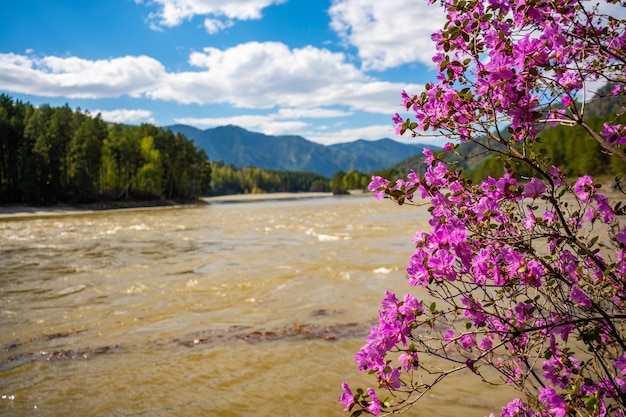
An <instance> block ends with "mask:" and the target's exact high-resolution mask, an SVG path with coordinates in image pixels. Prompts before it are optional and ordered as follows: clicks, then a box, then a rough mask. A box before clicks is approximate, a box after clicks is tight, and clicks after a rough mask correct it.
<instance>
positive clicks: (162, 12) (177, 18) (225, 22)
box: [151, 0, 285, 34]
mask: <svg viewBox="0 0 626 417" xmlns="http://www.w3.org/2000/svg"><path fill="white" fill-rule="evenodd" d="M284 2H285V0H237V1H224V0H154V2H153V3H155V4H157V5H158V7H159V11H158V12H156V13H154V14H152V15H151V17H152V18H153V19H155V18H156V19H158V21H159V24H160V25H162V26H167V27H172V26H177V25H180V24H181V23H182V22H183V21H185V20H189V19H191V18H193V17H194V16H206V17H207V19H206V20H205V22H204V24H205V28H206V29H207V31H208V32H209V33H210V34H212V33H216V32H218V31H220V30H222V29H224V28H226V27H230V26H232V24H233V21H234V20H252V19H260V18H261V15H262V13H261V12H262V11H263V9H265V8H266V7H269V6H272V5H275V4H281V3H284Z"/></svg>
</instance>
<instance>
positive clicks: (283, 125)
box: [175, 108, 352, 135]
mask: <svg viewBox="0 0 626 417" xmlns="http://www.w3.org/2000/svg"><path fill="white" fill-rule="evenodd" d="M351 114H352V113H350V112H346V111H341V110H333V109H322V108H316V109H295V108H282V109H278V111H277V112H275V113H272V114H268V115H239V116H230V117H182V118H177V119H175V122H176V123H182V124H186V125H191V126H195V127H215V126H226V125H236V126H241V127H243V128H245V129H249V130H253V131H255V132H261V133H265V134H266V135H281V134H304V133H305V130H304V129H307V130H306V132H308V131H310V124H309V123H306V122H303V121H301V120H299V119H305V118H309V119H310V118H337V117H346V116H349V115H351Z"/></svg>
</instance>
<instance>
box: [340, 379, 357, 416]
mask: <svg viewBox="0 0 626 417" xmlns="http://www.w3.org/2000/svg"><path fill="white" fill-rule="evenodd" d="M341 388H342V389H343V393H342V394H341V398H340V400H339V402H341V403H343V404H345V406H346V407H345V408H344V409H343V411H350V409H351V408H352V406H353V405H354V395H352V391H351V390H350V387H349V386H348V384H347V383H345V382H344V383H343V384H341Z"/></svg>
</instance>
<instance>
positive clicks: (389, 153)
mask: <svg viewBox="0 0 626 417" xmlns="http://www.w3.org/2000/svg"><path fill="white" fill-rule="evenodd" d="M166 128H167V129H171V130H172V132H174V133H182V134H184V135H185V136H186V137H187V138H189V139H193V141H194V143H195V145H196V146H198V147H200V148H202V149H204V150H205V151H206V153H207V155H208V156H209V159H210V160H212V161H224V163H226V164H233V165H235V166H236V167H244V166H255V167H257V168H262V169H275V170H279V171H304V172H314V173H316V174H320V175H323V176H325V177H329V178H330V177H332V176H333V174H334V173H336V172H337V171H345V172H347V171H350V170H355V171H359V172H363V173H366V172H373V171H376V170H380V169H386V168H389V167H390V166H392V165H394V164H396V163H398V162H399V161H401V160H402V159H404V158H407V157H408V156H411V155H415V154H418V153H421V151H422V147H420V146H415V145H407V144H403V143H400V142H396V141H394V140H391V139H380V140H377V141H366V140H357V141H355V142H349V143H341V144H335V145H330V146H325V145H321V144H319V143H315V142H311V141H309V140H307V139H305V138H303V137H301V136H269V135H264V134H262V133H256V132H250V131H248V130H245V129H243V128H241V127H238V126H232V125H230V126H221V127H216V128H212V129H206V130H200V129H196V128H194V127H192V126H187V125H173V126H168V127H166Z"/></svg>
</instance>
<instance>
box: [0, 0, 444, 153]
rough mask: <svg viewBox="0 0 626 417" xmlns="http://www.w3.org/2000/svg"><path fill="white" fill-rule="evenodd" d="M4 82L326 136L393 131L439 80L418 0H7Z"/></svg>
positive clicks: (74, 103)
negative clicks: (406, 101) (408, 98)
mask: <svg viewBox="0 0 626 417" xmlns="http://www.w3.org/2000/svg"><path fill="white" fill-rule="evenodd" d="M0 15H1V16H2V17H3V19H2V25H0V92H3V93H6V94H8V95H10V96H11V97H13V98H15V99H19V100H23V101H27V102H30V103H32V104H35V105H40V104H44V103H48V104H50V105H53V106H57V105H64V104H66V103H67V104H69V105H70V107H72V108H81V109H83V110H86V111H89V112H91V113H92V114H96V113H98V112H100V113H101V114H102V117H103V119H105V120H107V121H111V122H122V123H130V124H140V123H142V122H148V123H153V124H156V125H159V126H167V125H171V124H174V123H183V124H189V125H192V126H195V127H198V128H201V129H205V128H209V127H215V126H221V125H226V124H235V125H238V126H242V127H244V128H246V129H249V130H252V131H256V132H262V133H266V134H272V135H281V134H297V135H301V136H303V137H305V138H307V139H309V140H313V141H316V142H319V143H323V144H331V143H339V142H348V141H352V140H355V139H359V138H362V139H368V140H372V139H380V138H383V137H390V138H395V139H397V140H400V138H399V137H394V134H393V126H392V123H391V117H392V115H393V114H394V113H395V112H396V111H400V110H401V106H400V104H401V98H400V93H401V91H402V90H403V89H406V90H407V91H408V92H413V93H415V92H419V90H420V89H421V88H422V86H423V84H424V83H425V82H427V81H431V80H434V77H435V73H434V71H433V66H432V62H431V59H430V58H431V57H432V55H433V54H434V45H433V44H432V42H431V40H430V34H431V33H432V32H434V31H435V30H436V29H437V28H439V27H440V26H441V25H442V23H443V13H442V12H441V10H440V9H439V8H438V7H435V6H427V4H426V1H421V0H418V1H414V0H413V1H411V0H384V1H382V0H332V1H331V0H327V1H322V0H143V1H142V0H88V1H86V0H19V1H0Z"/></svg>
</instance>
